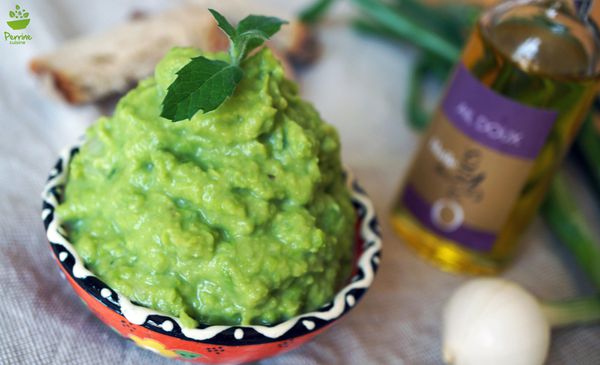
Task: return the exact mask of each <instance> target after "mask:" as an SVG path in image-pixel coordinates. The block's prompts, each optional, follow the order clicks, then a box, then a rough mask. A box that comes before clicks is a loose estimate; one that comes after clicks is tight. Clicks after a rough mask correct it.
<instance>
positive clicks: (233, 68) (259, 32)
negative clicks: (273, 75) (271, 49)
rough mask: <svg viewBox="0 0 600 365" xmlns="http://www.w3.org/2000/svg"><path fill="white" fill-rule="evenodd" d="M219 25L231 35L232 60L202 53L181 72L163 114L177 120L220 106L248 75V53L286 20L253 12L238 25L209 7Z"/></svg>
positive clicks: (167, 98)
mask: <svg viewBox="0 0 600 365" xmlns="http://www.w3.org/2000/svg"><path fill="white" fill-rule="evenodd" d="M209 11H210V12H211V14H212V15H213V17H214V18H215V19H216V21H217V25H218V26H219V28H221V30H223V32H224V33H225V34H227V37H228V38H229V57H230V60H229V62H225V61H219V60H210V59H208V58H206V57H203V56H199V57H195V58H192V59H191V60H190V62H189V63H188V64H186V65H185V66H183V67H182V68H181V69H180V70H179V71H178V72H177V78H176V79H175V81H173V83H172V84H171V85H169V87H168V89H167V95H166V96H165V98H164V99H163V102H162V112H161V114H160V116H161V117H163V118H166V119H169V120H171V121H173V122H177V121H180V120H184V119H190V118H191V117H192V116H194V114H196V113H197V112H198V111H202V112H204V113H208V112H210V111H213V110H215V109H217V108H218V107H219V106H220V105H221V104H223V102H224V101H225V100H227V98H228V97H230V96H231V95H233V93H234V92H235V89H236V88H237V86H238V84H239V83H240V81H241V80H242V77H243V76H244V71H243V70H242V68H241V67H240V64H241V63H242V61H243V60H244V59H245V58H246V56H247V55H248V54H249V53H250V52H252V51H253V50H255V49H256V48H258V47H260V46H261V45H262V44H263V43H264V42H265V41H266V40H267V39H269V38H271V37H272V36H273V35H274V34H275V33H277V32H278V31H279V29H280V28H281V26H282V25H284V24H287V22H286V21H285V20H281V19H279V18H275V17H268V16H261V15H249V16H247V17H246V18H244V19H242V20H241V21H240V22H239V24H238V26H237V28H234V27H233V25H231V23H229V21H227V19H226V18H225V17H224V16H223V15H221V14H220V13H219V12H217V11H216V10H213V9H209Z"/></svg>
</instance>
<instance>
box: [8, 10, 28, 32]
mask: <svg viewBox="0 0 600 365" xmlns="http://www.w3.org/2000/svg"><path fill="white" fill-rule="evenodd" d="M8 16H9V17H10V19H11V20H9V21H7V22H6V24H8V26H9V27H11V28H12V29H14V30H21V29H25V28H27V26H28V25H29V20H30V19H29V12H28V11H27V10H25V9H24V8H22V7H20V6H19V5H16V6H15V10H11V11H9V12H8Z"/></svg>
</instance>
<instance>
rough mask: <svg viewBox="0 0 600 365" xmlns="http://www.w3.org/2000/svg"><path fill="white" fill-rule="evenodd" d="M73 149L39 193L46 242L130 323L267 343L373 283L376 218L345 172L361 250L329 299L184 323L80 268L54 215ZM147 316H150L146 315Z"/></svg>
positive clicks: (200, 337) (324, 318)
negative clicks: (253, 316)
mask: <svg viewBox="0 0 600 365" xmlns="http://www.w3.org/2000/svg"><path fill="white" fill-rule="evenodd" d="M78 151H79V145H75V146H74V147H71V148H68V149H65V150H64V151H63V152H62V153H61V154H60V156H59V160H58V161H57V163H56V165H55V166H54V168H53V169H52V170H51V171H50V175H49V178H48V181H47V183H46V186H45V188H44V191H43V192H42V199H43V208H42V219H43V220H44V226H45V227H46V234H47V237H48V241H49V242H50V245H51V248H52V250H53V252H54V255H55V256H56V257H57V259H58V260H59V263H60V265H62V266H63V268H64V269H65V270H66V271H67V273H68V274H69V275H70V276H72V278H73V279H74V280H75V282H76V283H77V284H78V285H80V286H81V287H82V288H83V289H84V290H86V291H87V292H88V293H90V294H91V295H92V296H94V297H95V298H96V299H97V300H99V301H101V302H102V303H103V304H104V305H106V306H108V307H110V308H112V309H113V310H115V311H116V312H117V313H120V314H122V315H123V316H124V317H125V318H126V319H127V320H128V321H129V322H131V323H133V324H136V325H143V326H144V327H146V328H148V329H151V330H154V331H158V332H162V333H166V334H170V335H175V336H177V337H180V338H183V339H187V340H195V341H204V342H206V341H207V340H211V341H210V342H212V341H214V340H217V342H221V343H230V342H231V341H232V339H235V341H237V342H239V343H238V344H239V345H244V344H245V341H247V340H248V339H250V340H251V341H250V342H251V343H252V344H257V343H265V342H272V341H277V340H281V339H287V338H291V337H297V336H301V335H304V334H306V333H310V332H313V331H316V330H318V329H320V328H322V327H325V326H327V325H328V324H330V323H331V322H333V321H334V320H336V319H338V318H339V317H341V316H342V315H343V314H345V313H346V312H347V311H349V310H350V309H351V308H353V307H354V306H355V305H356V303H357V302H358V301H359V299H360V298H361V297H362V295H363V294H364V293H365V292H366V290H367V289H368V288H369V286H370V285H371V283H372V282H373V278H374V275H375V272H376V271H377V268H378V266H379V258H380V255H381V237H380V234H379V226H378V223H377V217H376V216H375V211H374V209H373V204H372V203H371V201H370V200H369V198H368V197H367V195H366V194H365V193H364V191H363V190H362V189H361V188H360V186H359V185H358V184H357V182H356V181H355V180H354V179H353V178H352V177H351V176H350V174H347V176H346V181H347V183H348V186H349V187H350V189H351V193H352V202H353V204H354V206H355V208H356V210H357V213H358V219H359V222H360V227H359V233H360V236H361V238H362V242H363V250H362V253H361V254H360V256H359V258H358V260H357V264H356V266H357V273H356V275H355V276H354V277H353V278H352V280H351V282H350V283H349V284H347V285H346V286H345V287H344V288H342V289H341V290H340V291H339V292H338V293H337V294H336V296H335V297H334V299H333V300H332V301H330V302H329V303H327V304H326V305H324V306H323V307H322V308H321V309H319V310H316V311H313V312H309V313H304V314H301V315H298V316H296V317H293V318H291V319H288V320H286V321H284V322H281V323H279V324H277V325H273V326H261V325H254V326H218V325H215V326H205V327H199V328H186V327H183V326H182V324H181V323H180V322H179V320H178V319H177V318H175V317H172V316H170V315H167V314H164V313H161V312H158V311H155V310H152V309H149V308H146V307H142V306H139V305H137V304H134V303H132V302H131V301H130V300H129V299H127V298H126V297H125V296H123V295H121V294H119V293H118V292H117V291H115V290H113V289H111V288H110V287H109V286H107V285H106V284H105V283H103V282H102V281H101V280H100V279H99V278H97V277H96V276H95V275H94V274H93V273H92V272H90V271H89V270H87V269H86V268H85V266H84V264H83V260H82V259H81V258H80V257H79V255H78V254H77V252H76V250H75V248H74V247H73V245H72V244H71V243H70V242H69V241H68V240H67V239H66V234H65V232H64V230H63V229H62V227H61V222H60V220H59V219H58V217H56V215H55V214H54V210H55V208H56V206H57V205H58V204H59V202H60V200H61V198H62V194H63V191H64V187H65V184H66V181H67V176H68V167H69V162H70V160H71V158H72V157H73V156H74V155H75V154H76V153H77V152H78ZM151 316H152V318H150V317H151ZM175 324H176V326H175Z"/></svg>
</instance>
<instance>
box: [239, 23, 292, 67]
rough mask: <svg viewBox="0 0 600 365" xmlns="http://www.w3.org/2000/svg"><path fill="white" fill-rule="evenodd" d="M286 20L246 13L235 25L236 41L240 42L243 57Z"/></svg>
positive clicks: (277, 29)
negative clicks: (236, 25)
mask: <svg viewBox="0 0 600 365" xmlns="http://www.w3.org/2000/svg"><path fill="white" fill-rule="evenodd" d="M287 23H288V22H287V21H285V20H282V19H279V18H276V17H272V16H262V15H248V16H247V17H245V18H244V19H242V20H241V21H240V23H239V24H238V27H237V33H238V36H237V40H236V41H237V43H239V44H240V49H241V50H242V51H241V54H240V57H241V58H242V59H243V58H244V57H245V56H246V55H247V54H248V53H250V52H252V51H253V50H254V49H256V48H257V47H260V46H261V45H262V44H263V43H264V42H265V41H266V40H267V39H269V38H271V37H272V36H273V35H274V34H275V33H277V32H279V29H281V26H282V25H284V24H287Z"/></svg>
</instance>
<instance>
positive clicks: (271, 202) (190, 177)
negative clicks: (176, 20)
mask: <svg viewBox="0 0 600 365" xmlns="http://www.w3.org/2000/svg"><path fill="white" fill-rule="evenodd" d="M200 54H201V52H200V51H199V50H197V49H191V48H176V49H173V50H172V51H171V52H170V53H168V54H167V56H166V57H165V58H164V59H163V60H162V61H161V62H160V63H159V64H158V66H157V68H156V71H155V75H154V77H150V78H148V79H146V80H144V81H142V82H140V84H139V85H138V86H137V87H136V88H135V89H134V90H132V91H131V92H129V93H128V94H127V95H125V96H124V97H123V98H122V99H121V100H120V102H119V103H118V105H117V108H116V111H115V113H114V115H113V116H112V117H102V118H100V119H99V120H98V121H97V122H96V123H95V124H94V125H93V126H91V127H90V128H89V129H88V131H87V133H86V138H85V143H84V144H83V146H82V147H81V149H80V152H79V153H78V154H77V155H76V156H75V157H74V158H73V160H72V161H71V163H70V170H69V176H68V182H67V186H66V190H65V201H64V203H62V204H61V205H60V206H59V207H58V211H57V213H58V216H59V217H60V219H61V221H62V222H63V225H64V226H65V227H66V229H67V232H68V236H69V239H70V241H71V242H72V243H73V244H74V246H75V248H76V249H77V252H78V253H79V255H80V256H81V257H82V259H83V260H84V262H85V264H86V266H87V267H88V269H90V270H91V271H93V272H94V273H95V274H96V275H98V276H99V277H100V278H101V279H102V280H104V281H105V282H106V283H107V284H108V285H109V286H111V287H112V288H113V289H115V290H117V291H119V292H120V293H121V294H123V295H125V296H127V297H128V298H129V299H131V300H132V301H134V302H136V303H139V304H141V305H143V306H146V307H149V308H153V309H156V310H160V311H162V312H165V313H168V314H170V315H173V316H176V317H179V319H180V320H181V322H182V323H183V324H184V325H185V326H188V327H193V326H196V325H197V324H198V323H202V324H274V323H277V322H280V321H282V320H285V319H288V318H290V317H293V316H295V315H297V314H300V313H303V312H307V311H311V310H314V309H317V308H319V307H320V306H322V305H323V304H325V303H326V302H327V301H328V300H330V299H332V298H333V296H334V294H335V292H336V291H337V290H338V289H339V288H340V286H341V285H342V284H343V283H344V282H345V281H346V280H347V279H348V276H349V271H350V266H351V265H350V263H351V259H352V252H353V244H354V233H353V232H354V222H355V213H354V209H353V207H352V204H351V201H350V195H349V191H348V189H347V187H346V186H345V182H344V178H343V174H342V167H341V163H340V142H339V138H338V135H337V133H336V131H335V129H334V128H333V127H332V126H331V125H328V124H326V123H325V122H324V121H323V120H322V119H321V118H320V116H319V114H318V113H317V112H316V111H315V109H314V108H313V106H312V105H311V104H309V103H308V102H306V101H304V100H302V99H301V98H300V97H299V94H298V87H297V85H296V84H295V83H293V82H292V81H290V80H287V79H286V78H285V76H284V71H283V68H282V66H281V64H280V63H279V62H278V61H277V60H276V58H275V57H274V56H273V54H272V53H271V51H269V50H268V49H266V48H265V49H263V50H261V51H259V52H258V53H257V54H256V55H254V56H252V57H250V58H248V59H247V60H246V61H244V62H243V63H242V67H243V69H244V78H243V80H242V82H241V83H240V85H239V86H238V89H237V90H236V92H235V94H234V95H233V96H232V97H230V98H229V99H228V100H227V101H226V102H225V103H224V104H222V105H221V106H220V107H219V108H218V109H216V110H214V111H212V112H209V113H205V114H203V113H201V112H199V113H197V114H196V115H195V116H194V117H193V118H192V119H190V120H185V121H181V122H177V123H173V122H171V121H169V120H167V119H164V118H161V117H160V116H159V115H160V112H161V102H162V100H163V98H164V96H165V93H166V89H167V87H168V86H169V85H170V84H171V83H172V82H173V81H174V79H175V78H176V72H177V71H178V70H179V69H180V68H181V67H183V66H184V65H185V64H186V63H187V62H189V60H190V58H192V57H196V56H198V55H200ZM205 56H206V57H209V58H213V59H214V58H218V59H225V57H226V55H225V54H205Z"/></svg>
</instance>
